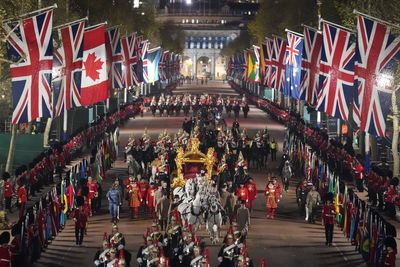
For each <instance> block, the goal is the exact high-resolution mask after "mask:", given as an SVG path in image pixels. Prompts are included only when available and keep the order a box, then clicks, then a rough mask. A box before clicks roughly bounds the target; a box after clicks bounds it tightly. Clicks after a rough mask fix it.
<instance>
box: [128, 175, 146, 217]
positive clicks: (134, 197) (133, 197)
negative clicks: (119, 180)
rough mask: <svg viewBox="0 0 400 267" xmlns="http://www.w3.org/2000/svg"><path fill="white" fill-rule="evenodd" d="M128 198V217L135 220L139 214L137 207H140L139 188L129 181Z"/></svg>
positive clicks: (134, 182) (132, 181)
mask: <svg viewBox="0 0 400 267" xmlns="http://www.w3.org/2000/svg"><path fill="white" fill-rule="evenodd" d="M127 191H128V196H129V207H130V217H131V219H133V218H135V219H136V218H137V217H138V214H139V207H140V205H141V201H142V199H143V198H142V196H141V194H140V190H139V186H138V185H137V182H136V181H134V180H131V183H130V185H128V186H127Z"/></svg>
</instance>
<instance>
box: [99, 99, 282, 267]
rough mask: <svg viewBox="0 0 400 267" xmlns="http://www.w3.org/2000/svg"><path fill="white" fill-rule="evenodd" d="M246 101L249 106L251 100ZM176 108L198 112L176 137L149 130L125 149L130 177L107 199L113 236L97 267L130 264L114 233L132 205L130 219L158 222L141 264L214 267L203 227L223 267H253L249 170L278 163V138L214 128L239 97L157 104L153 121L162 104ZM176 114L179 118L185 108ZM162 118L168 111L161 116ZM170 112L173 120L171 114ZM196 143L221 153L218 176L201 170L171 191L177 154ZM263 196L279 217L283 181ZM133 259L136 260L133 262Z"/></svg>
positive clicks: (271, 179) (253, 193) (253, 192)
mask: <svg viewBox="0 0 400 267" xmlns="http://www.w3.org/2000/svg"><path fill="white" fill-rule="evenodd" d="M240 102H241V104H243V103H245V105H247V104H246V100H245V99H244V100H242V101H240ZM170 103H174V104H173V105H175V106H179V105H181V104H182V107H181V108H182V109H183V110H184V113H185V115H188V112H189V111H188V109H186V107H187V106H189V107H191V108H192V110H193V112H194V116H192V117H191V118H190V119H185V120H184V122H183V124H182V129H179V131H178V132H177V133H175V134H173V135H171V134H170V133H168V132H167V131H166V130H164V131H162V132H161V133H160V134H159V136H158V139H152V138H151V137H150V135H149V134H148V132H147V129H145V131H144V133H143V134H142V136H141V137H139V138H135V137H134V136H131V137H130V138H129V140H128V143H127V144H126V146H125V158H126V162H127V165H128V173H129V177H128V178H127V179H125V180H122V181H121V180H120V179H116V180H115V182H114V183H113V185H112V187H111V188H110V190H109V192H108V193H107V198H108V200H109V207H110V216H111V221H112V223H113V231H114V232H113V234H112V236H114V237H111V238H110V237H108V239H106V238H105V237H104V242H103V245H104V247H103V249H102V250H103V251H101V250H99V253H98V254H96V257H95V264H96V265H97V266H121V263H122V264H124V265H123V266H129V264H127V260H126V258H127V256H126V255H127V253H126V252H125V251H124V241H123V240H124V239H123V237H122V234H120V233H119V232H118V231H116V232H115V228H116V229H118V226H117V224H118V221H119V217H120V216H119V213H120V211H121V209H122V207H123V203H124V201H126V202H127V203H128V208H129V217H130V218H131V219H151V220H152V222H153V223H152V224H151V226H149V227H148V228H147V231H146V232H145V233H144V235H143V239H144V243H143V245H142V246H141V247H140V249H139V251H138V253H137V255H136V261H137V263H138V264H139V266H141V267H142V266H143V267H144V266H193V267H194V266H196V267H197V266H201V267H206V266H210V265H209V264H210V255H209V250H208V248H207V246H206V243H207V242H206V240H207V239H208V237H204V236H203V237H200V235H199V234H198V233H199V232H198V230H199V229H201V227H203V226H204V227H205V228H206V230H207V233H209V238H210V241H211V242H210V243H212V244H217V245H218V244H220V245H221V249H220V251H219V253H218V262H219V266H221V267H225V266H226V267H228V266H253V263H252V260H251V258H250V257H249V255H248V252H247V251H248V250H247V247H246V236H247V234H248V231H249V228H250V213H251V211H252V208H253V203H254V201H255V199H256V197H257V187H256V184H255V182H254V181H253V179H252V177H251V176H250V174H249V169H250V168H251V169H254V170H261V169H264V170H266V169H267V164H268V160H269V159H271V160H273V159H274V157H273V154H274V153H275V154H276V150H277V144H276V142H275V140H274V139H273V138H271V137H270V135H269V132H268V130H267V129H264V130H263V131H259V132H257V133H256V134H255V135H254V136H253V137H252V138H251V137H250V136H249V135H248V133H247V131H246V129H244V128H243V129H241V128H240V125H239V122H238V120H237V119H235V120H234V122H233V124H232V127H230V128H229V127H225V128H224V129H223V128H222V127H219V126H220V125H218V123H217V124H215V121H216V120H218V119H219V118H217V117H218V116H220V117H222V116H221V113H222V112H223V110H221V109H222V108H221V107H224V106H225V108H226V113H227V114H229V113H230V110H232V109H233V110H235V108H233V107H232V109H231V108H230V107H229V106H230V105H232V106H235V105H240V104H239V101H238V100H237V99H236V100H234V99H231V98H229V97H228V98H227V99H223V98H221V97H216V98H214V97H211V96H208V95H202V96H200V97H196V96H195V97H193V99H191V97H190V96H188V95H185V96H183V97H179V96H178V97H166V98H164V97H163V96H161V97H160V99H159V101H158V102H157V101H156V100H155V98H153V100H152V101H151V103H150V109H151V110H152V113H153V115H154V114H155V112H154V110H155V109H158V107H160V105H163V104H165V105H167V106H168V104H170ZM177 103H178V104H177ZM179 109H180V108H179ZM167 110H168V108H167ZM171 110H175V112H177V114H179V110H177V109H171ZM220 112H221V113H220ZM235 113H236V112H235ZM163 114H164V112H163V111H162V109H161V111H160V116H162V115H163ZM166 114H167V115H169V116H171V115H172V113H171V112H170V111H167V113H166ZM246 116H247V115H246ZM225 126H226V125H225ZM192 138H197V139H198V140H199V141H200V150H201V151H202V152H203V153H206V151H207V149H208V148H210V147H212V148H214V151H215V153H214V157H215V164H214V172H213V175H212V177H208V173H206V170H205V169H201V170H200V171H199V172H198V173H196V175H195V177H193V178H191V179H189V180H187V181H186V185H185V186H184V187H178V188H172V186H171V184H172V178H173V174H174V173H175V172H176V168H177V167H176V163H175V158H176V155H177V150H178V148H184V149H185V148H186V147H187V146H189V144H190V140H191V139H192ZM264 192H265V193H264V195H265V209H266V214H265V216H266V218H269V219H274V218H275V216H276V208H277V205H278V202H279V200H280V198H281V197H282V188H281V185H280V183H279V181H278V179H277V177H275V176H274V175H272V174H269V175H268V177H267V184H266V187H265V191H264ZM196 203H198V204H197V205H198V206H196ZM222 226H224V228H225V229H228V230H227V232H225V233H222V232H223V230H222ZM224 231H226V230H224ZM105 236H106V235H105ZM121 249H122V256H121ZM130 258H131V256H130V255H129V261H130ZM116 262H119V264H120V265H117V264H115V263H116Z"/></svg>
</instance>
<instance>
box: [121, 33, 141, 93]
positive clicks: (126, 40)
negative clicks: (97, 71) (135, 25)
mask: <svg viewBox="0 0 400 267" xmlns="http://www.w3.org/2000/svg"><path fill="white" fill-rule="evenodd" d="M136 42H137V38H136V33H133V34H132V35H130V36H126V37H123V38H121V44H122V54H123V62H122V77H123V78H124V85H125V86H126V87H128V88H129V87H132V86H134V85H139V84H140V82H141V81H140V80H139V78H138V76H137V74H136V71H135V66H136V65H137V63H138V61H139V55H138V51H137V49H136V48H137V44H136Z"/></svg>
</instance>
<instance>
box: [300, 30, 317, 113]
mask: <svg viewBox="0 0 400 267" xmlns="http://www.w3.org/2000/svg"><path fill="white" fill-rule="evenodd" d="M321 48H322V34H321V33H319V32H318V31H317V30H314V29H311V28H309V27H304V46H303V60H302V62H301V67H302V72H301V84H300V99H301V100H305V101H306V102H307V103H309V104H310V105H312V106H314V105H315V104H316V100H317V93H318V89H319V86H318V75H319V61H320V59H321Z"/></svg>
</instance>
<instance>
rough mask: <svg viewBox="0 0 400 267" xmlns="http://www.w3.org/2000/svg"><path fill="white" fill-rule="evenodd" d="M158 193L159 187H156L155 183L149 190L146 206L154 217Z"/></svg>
mask: <svg viewBox="0 0 400 267" xmlns="http://www.w3.org/2000/svg"><path fill="white" fill-rule="evenodd" d="M156 191H157V187H156V186H155V185H154V183H151V184H150V187H149V189H148V190H147V194H146V205H147V208H148V209H149V212H150V214H151V215H152V216H154V215H155V213H154V211H155V207H156V203H155V194H156Z"/></svg>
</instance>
